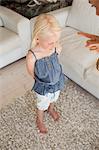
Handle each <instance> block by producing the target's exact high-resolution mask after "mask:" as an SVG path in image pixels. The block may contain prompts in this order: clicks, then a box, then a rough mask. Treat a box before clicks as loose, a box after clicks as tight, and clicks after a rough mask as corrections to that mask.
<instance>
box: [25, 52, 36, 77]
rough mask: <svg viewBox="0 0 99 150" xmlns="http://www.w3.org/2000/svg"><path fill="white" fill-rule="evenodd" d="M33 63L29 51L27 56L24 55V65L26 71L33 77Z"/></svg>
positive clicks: (33, 60)
mask: <svg viewBox="0 0 99 150" xmlns="http://www.w3.org/2000/svg"><path fill="white" fill-rule="evenodd" d="M34 64H35V58H34V59H33V55H32V54H31V53H29V52H28V54H27V56H26V67H27V71H28V73H29V74H30V75H31V76H32V77H33V78H35V77H34Z"/></svg>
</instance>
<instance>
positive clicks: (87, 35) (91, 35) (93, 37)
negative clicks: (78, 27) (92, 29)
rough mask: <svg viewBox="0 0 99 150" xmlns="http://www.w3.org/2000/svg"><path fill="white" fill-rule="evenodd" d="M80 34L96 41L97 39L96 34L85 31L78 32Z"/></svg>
mask: <svg viewBox="0 0 99 150" xmlns="http://www.w3.org/2000/svg"><path fill="white" fill-rule="evenodd" d="M78 34H79V35H82V36H84V37H87V38H89V39H91V40H94V41H95V40H96V37H97V36H96V35H93V34H89V33H85V32H78Z"/></svg>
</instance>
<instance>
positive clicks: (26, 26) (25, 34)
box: [0, 6, 30, 48]
mask: <svg viewBox="0 0 99 150" xmlns="http://www.w3.org/2000/svg"><path fill="white" fill-rule="evenodd" d="M0 17H1V18H2V21H3V25H4V27H5V28H7V29H9V30H11V31H13V32H15V33H17V34H18V35H19V37H20V39H21V40H22V42H24V47H27V48H28V47H29V46H30V21H29V19H27V18H25V17H23V16H22V15H20V14H18V13H16V12H14V11H12V10H10V9H8V8H6V7H3V6H0Z"/></svg>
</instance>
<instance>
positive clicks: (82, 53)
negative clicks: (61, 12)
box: [60, 27, 99, 78]
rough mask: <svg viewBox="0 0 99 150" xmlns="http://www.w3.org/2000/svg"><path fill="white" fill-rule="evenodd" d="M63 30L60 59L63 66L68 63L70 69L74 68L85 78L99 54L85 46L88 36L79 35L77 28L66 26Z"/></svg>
mask: <svg viewBox="0 0 99 150" xmlns="http://www.w3.org/2000/svg"><path fill="white" fill-rule="evenodd" d="M62 32H63V33H62V37H61V44H62V45H63V51H62V53H61V56H60V60H61V62H62V64H63V68H64V67H66V63H67V64H69V66H70V69H72V70H74V72H76V73H77V74H78V75H79V76H80V77H81V78H85V77H86V72H87V70H88V69H90V68H91V67H92V66H93V63H94V62H95V61H96V58H97V57H98V55H99V54H98V53H96V52H95V51H90V50H89V49H88V48H87V47H85V44H86V40H87V38H86V37H82V36H79V35H78V34H77V32H78V31H77V30H75V29H73V28H71V27H65V28H64V29H63V31H62Z"/></svg>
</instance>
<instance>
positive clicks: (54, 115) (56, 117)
mask: <svg viewBox="0 0 99 150" xmlns="http://www.w3.org/2000/svg"><path fill="white" fill-rule="evenodd" d="M48 112H49V114H50V115H51V116H52V118H53V119H54V121H58V120H59V113H58V112H57V111H55V109H54V103H50V106H49V108H48Z"/></svg>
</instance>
